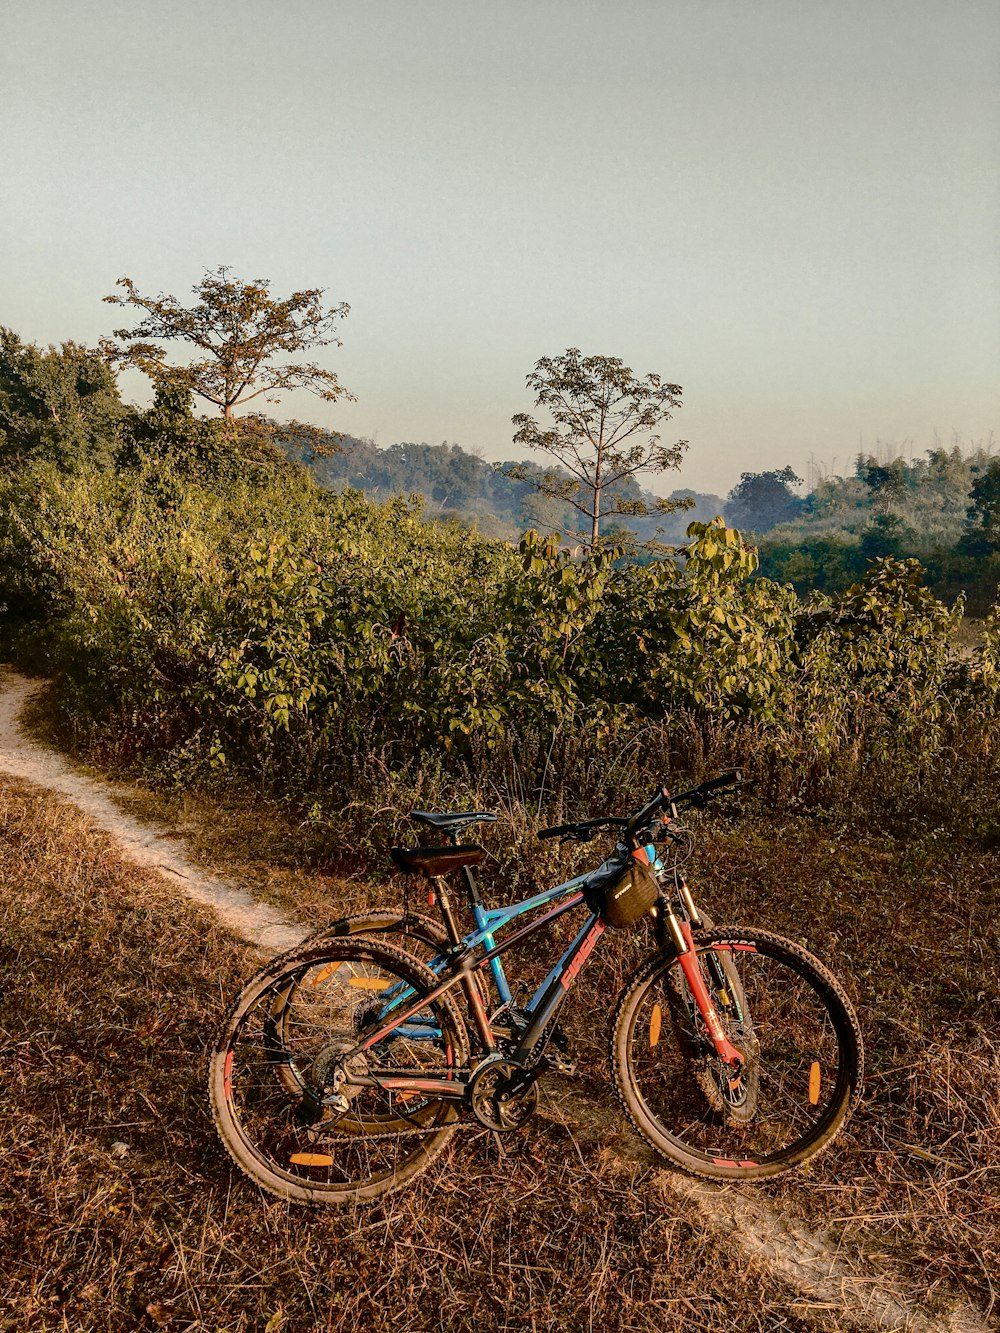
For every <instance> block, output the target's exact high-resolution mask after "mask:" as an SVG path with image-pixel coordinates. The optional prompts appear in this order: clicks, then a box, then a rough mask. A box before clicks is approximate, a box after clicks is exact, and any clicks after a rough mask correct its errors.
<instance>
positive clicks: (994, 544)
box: [958, 459, 1000, 556]
mask: <svg viewBox="0 0 1000 1333" xmlns="http://www.w3.org/2000/svg"><path fill="white" fill-rule="evenodd" d="M977 471H978V473H979V475H978V476H977V477H976V480H975V481H974V482H973V483H972V490H971V492H970V494H969V500H970V502H971V503H970V504H969V507H968V508H967V509H966V511H965V518H966V522H965V531H964V532H963V533H962V536H961V539H960V541H959V543H958V545H959V549H960V550H961V551H962V553H963V554H964V555H974V556H984V555H990V554H992V553H993V552H994V551H998V550H1000V459H992V460H991V461H990V462H989V463H987V464H986V465H985V466H984V467H980V468H978V469H977Z"/></svg>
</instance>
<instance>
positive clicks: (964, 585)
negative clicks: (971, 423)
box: [725, 444, 1000, 616]
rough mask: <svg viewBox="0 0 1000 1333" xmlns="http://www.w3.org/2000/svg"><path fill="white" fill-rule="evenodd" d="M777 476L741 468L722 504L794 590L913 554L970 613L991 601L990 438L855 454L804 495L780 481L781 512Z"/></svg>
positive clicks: (998, 469) (996, 559)
mask: <svg viewBox="0 0 1000 1333" xmlns="http://www.w3.org/2000/svg"><path fill="white" fill-rule="evenodd" d="M787 471H788V470H787V469H786V473H787ZM781 476H782V474H779V473H761V474H752V473H750V474H744V479H743V482H742V483H741V486H740V487H738V488H737V490H736V491H734V492H733V493H732V494H731V495H730V497H729V501H728V502H727V505H726V509H725V514H726V518H727V520H728V521H729V522H731V523H734V524H736V525H737V526H739V527H740V528H742V529H743V530H744V531H750V532H754V533H757V534H763V535H762V536H760V537H759V538H758V540H759V541H760V556H761V571H762V573H763V574H766V575H767V576H768V577H770V578H773V579H776V580H778V581H779V582H789V583H792V584H793V585H794V587H795V588H796V589H797V590H798V591H799V592H807V591H809V590H810V589H814V588H815V589H819V590H820V591H823V592H839V591H842V590H843V589H844V588H846V587H847V586H848V585H849V584H851V583H854V582H855V581H856V580H857V579H859V578H861V577H862V576H863V575H864V573H865V570H866V569H867V568H868V566H869V563H870V562H871V561H872V560H877V559H880V558H882V557H885V556H892V557H894V558H897V559H900V558H916V559H919V560H920V562H921V564H923V566H924V567H925V569H926V570H927V577H928V582H929V584H930V586H931V587H932V588H933V589H934V590H935V592H936V593H937V594H938V596H940V597H943V598H945V599H946V600H948V601H954V600H955V598H956V597H957V596H958V595H959V594H960V593H963V592H964V593H965V594H966V599H967V604H968V607H969V609H970V610H971V611H972V612H973V613H974V614H975V615H977V616H982V615H985V614H986V613H987V611H988V610H989V608H990V607H991V606H992V604H993V602H994V600H995V599H996V594H997V586H998V584H1000V461H998V460H997V459H995V458H993V457H992V455H991V453H990V450H989V448H987V447H985V446H980V447H978V448H975V449H972V450H963V449H962V448H961V447H959V446H958V445H957V444H956V445H953V446H952V447H951V448H950V449H945V448H941V447H937V448H934V449H930V450H928V451H927V454H926V457H924V458H914V459H912V460H910V461H907V460H905V459H903V458H901V457H891V456H889V454H888V453H885V452H884V453H883V456H882V457H881V460H879V459H876V458H874V457H872V456H870V455H864V454H862V455H859V457H858V458H857V460H856V464H855V469H854V472H853V474H852V475H851V476H848V477H827V478H825V479H823V480H822V481H820V482H819V484H818V485H817V486H816V488H815V489H814V490H813V491H812V492H811V494H809V495H808V496H805V497H804V498H799V497H797V496H795V495H793V494H792V493H791V491H790V490H788V488H787V486H786V487H785V488H784V489H785V492H786V494H785V496H784V505H785V512H783V513H782V512H781V498H782V497H781V496H780V495H779V494H778V493H777V489H776V486H775V484H774V483H775V482H776V481H778V480H780V478H781ZM767 479H769V480H770V485H769V486H768V487H765V486H764V485H763V483H764V482H765V480H767ZM786 479H787V480H791V479H792V478H791V477H790V476H789V477H788V478H786ZM748 480H749V483H750V485H751V486H752V488H753V489H752V492H751V494H750V495H749V496H747V495H746V494H745V492H746V491H747V483H748ZM768 494H769V495H770V499H771V501H772V503H771V504H770V505H768V504H767V503H765V498H766V496H767V495H768ZM747 498H749V499H751V500H758V499H759V500H760V503H756V504H750V505H748V504H747V503H746V500H747Z"/></svg>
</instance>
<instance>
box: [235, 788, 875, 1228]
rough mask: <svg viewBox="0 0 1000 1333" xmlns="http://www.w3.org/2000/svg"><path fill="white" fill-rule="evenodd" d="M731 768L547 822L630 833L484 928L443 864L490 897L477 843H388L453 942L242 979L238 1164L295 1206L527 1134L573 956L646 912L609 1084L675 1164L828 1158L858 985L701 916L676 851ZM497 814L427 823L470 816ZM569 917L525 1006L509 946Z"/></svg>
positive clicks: (342, 950) (493, 911)
mask: <svg viewBox="0 0 1000 1333" xmlns="http://www.w3.org/2000/svg"><path fill="white" fill-rule="evenodd" d="M736 781H737V775H736V774H725V775H723V776H722V777H721V778H716V779H713V780H712V781H711V782H707V783H703V784H701V785H700V786H699V787H695V788H691V789H690V790H689V791H686V792H683V793H681V794H680V795H676V796H671V795H670V793H669V791H668V790H667V789H666V788H663V789H662V790H660V791H658V792H657V793H656V794H655V795H654V796H653V797H652V798H651V799H650V800H649V801H647V802H646V803H645V804H644V805H643V806H641V807H640V808H639V809H638V810H636V811H634V812H633V813H632V814H631V815H629V816H627V817H625V818H617V817H614V818H601V819H593V820H584V821H581V822H578V823H573V824H564V825H560V826H558V827H556V828H552V829H545V830H543V831H542V832H541V833H540V834H539V836H540V837H543V838H551V837H559V838H568V839H572V840H579V841H590V840H592V839H593V838H594V837H595V836H598V835H599V834H603V833H608V832H614V833H615V834H616V835H617V843H616V846H615V848H614V850H613V852H612V853H611V855H610V856H609V857H608V858H607V859H606V860H605V861H604V862H603V863H602V865H600V866H598V867H597V868H596V869H594V870H591V871H589V872H587V873H585V874H582V875H577V876H575V877H574V878H572V879H570V880H568V881H567V882H566V883H564V884H559V885H557V886H555V887H554V888H552V889H549V890H547V891H545V892H544V893H540V894H536V895H534V896H533V897H530V898H528V899H525V900H524V901H523V902H518V903H513V904H510V905H507V906H504V907H499V908H490V909H487V908H485V907H484V906H483V905H482V903H481V901H476V902H474V903H472V905H473V908H474V917H475V928H474V929H473V930H471V931H469V932H467V933H465V934H462V933H461V931H460V929H459V926H458V923H457V918H456V915H455V912H454V908H453V905H452V903H451V899H450V897H449V895H448V892H447V887H446V877H447V876H449V875H452V874H455V873H458V874H460V875H462V877H463V879H464V880H465V882H466V889H467V891H468V893H469V897H470V902H472V899H473V896H474V897H475V899H476V900H478V897H479V895H478V890H477V889H476V890H473V889H470V888H469V884H470V882H471V883H472V884H473V885H474V884H475V881H474V878H473V876H472V870H473V868H474V867H475V866H476V865H478V864H480V863H481V862H482V860H483V859H484V857H485V852H484V850H483V849H482V848H481V847H478V846H475V845H470V846H464V845H461V844H456V841H455V838H456V837H457V833H458V832H460V829H459V830H456V829H455V828H454V826H453V827H452V829H451V830H450V832H451V836H452V841H451V842H450V843H449V845H447V846H444V847H430V848H427V847H418V848H405V849H404V848H394V849H393V852H392V856H393V859H394V861H395V862H396V864H397V866H398V867H399V868H400V869H401V870H403V871H404V873H406V874H407V875H420V876H424V877H426V879H427V880H428V883H429V886H430V891H431V895H432V896H433V897H434V899H435V901H436V902H437V905H438V907H439V910H440V913H441V916H442V921H443V925H444V934H445V936H446V939H447V947H443V948H442V947H438V946H439V944H440V941H438V942H434V941H431V942H430V943H426V944H425V948H426V957H425V958H423V959H421V958H418V957H415V956H414V955H413V953H412V952H407V951H406V950H404V949H402V948H400V947H399V943H400V942H403V943H406V942H407V940H408V938H410V937H408V936H407V935H399V936H395V937H393V936H391V935H389V934H385V933H382V934H371V933H360V932H359V933H341V934H338V933H337V932H336V931H335V930H334V932H333V933H325V934H323V935H322V936H321V937H319V938H317V939H315V940H314V941H312V942H310V943H308V944H307V945H306V946H305V947H303V948H301V949H299V950H297V951H294V952H293V953H291V954H289V955H286V956H284V957H282V958H279V959H276V960H274V961H272V962H271V963H270V964H268V965H267V966H266V967H264V968H263V969H261V971H260V972H258V973H257V975H256V976H255V977H254V978H252V979H251V980H250V982H248V984H247V985H246V986H245V987H244V989H243V991H242V992H241V994H240V995H239V996H238V997H237V999H236V1001H235V1002H234V1003H233V1005H232V1007H231V1008H230V1010H229V1013H228V1014H227V1016H226V1018H225V1020H224V1022H223V1025H222V1028H221V1031H220V1034H219V1037H218V1040H217V1042H216V1045H215V1048H214V1051H213V1054H212V1059H211V1067H210V1074H209V1088H210V1095H211V1102H212V1109H213V1114H214V1116H215V1121H216V1125H217V1127H218V1130H219V1133H220V1136H221V1138H222V1140H223V1143H224V1144H225V1146H226V1148H227V1150H228V1151H229V1153H230V1154H231V1155H232V1157H233V1158H234V1160H235V1161H236V1163H237V1164H238V1165H239V1166H240V1168H241V1169H242V1170H243V1171H244V1172H246V1174H247V1175H249V1176H250V1178H251V1179H252V1180H254V1181H255V1182H256V1183H257V1184H259V1185H261V1186H262V1187H263V1188H265V1189H267V1190H269V1191H271V1192H272V1193H274V1194H277V1195H279V1196H280V1197H283V1198H286V1199H290V1200H295V1201H300V1202H307V1203H338V1202H344V1201H348V1200H352V1199H362V1200H363V1199H372V1198H376V1197H378V1196H379V1195H381V1194H383V1193H385V1192H387V1191H388V1190H391V1189H394V1188H398V1187H399V1186H401V1185H403V1184H404V1183H406V1181H408V1180H410V1179H412V1178H413V1177H414V1176H415V1175H416V1174H417V1173H418V1172H419V1171H421V1170H423V1169H425V1168H426V1167H427V1166H429V1165H430V1163H431V1162H433V1161H434V1159H435V1158H436V1157H437V1156H438V1155H439V1154H440V1153H441V1152H442V1151H443V1150H444V1148H445V1146H446V1145H447V1143H448V1142H449V1140H450V1139H451V1138H452V1136H453V1134H454V1133H455V1131H456V1130H457V1129H458V1128H460V1127H461V1126H463V1125H469V1126H472V1127H480V1128H484V1129H488V1130H492V1131H494V1132H495V1133H497V1134H505V1133H509V1132H512V1131H515V1130H518V1129H520V1128H521V1127H522V1126H523V1125H524V1124H526V1123H527V1121H528V1120H529V1119H530V1117H531V1115H532V1114H533V1112H534V1111H535V1109H536V1106H537V1103H538V1080H539V1078H540V1077H541V1075H542V1074H543V1073H544V1072H545V1071H546V1069H549V1068H552V1067H553V1066H555V1067H557V1068H558V1067H560V1058H561V1052H560V1043H559V1042H558V1040H557V1034H558V1033H559V1023H558V1016H559V1013H560V1011H561V1009H562V1006H563V1004H564V1003H565V1002H566V999H567V997H568V994H569V992H570V990H571V989H572V987H573V984H574V982H575V981H576V979H577V977H578V976H579V974H580V972H581V970H582V969H583V967H584V966H585V965H586V963H587V960H588V959H589V958H590V956H591V955H592V954H593V953H594V951H595V950H596V949H597V947H598V945H599V944H600V941H601V937H602V936H603V934H604V932H605V931H606V930H607V929H609V928H611V929H628V928H634V927H636V926H639V925H640V923H642V922H643V921H648V922H649V924H650V926H651V927H652V934H653V940H654V945H655V949H654V952H653V954H652V956H651V957H650V958H649V959H648V961H647V962H646V963H645V964H643V965H642V966H640V967H639V969H638V970H637V971H636V972H635V973H634V974H633V975H632V976H631V978H629V979H628V980H627V981H626V983H625V986H624V987H623V989H622V991H621V994H620V995H619V997H618V1000H617V1003H616V1006H615V1010H614V1016H613V1020H612V1024H611V1037H610V1066H611V1074H612V1082H613V1085H614V1088H615V1091H616V1093H617V1095H618V1097H619V1099H620V1101H621V1103H622V1105H623V1107H624V1109H625V1111H626V1114H627V1115H628V1117H629V1118H630V1120H631V1121H632V1123H633V1125H634V1126H635V1128H636V1129H637V1130H638V1131H639V1133H640V1134H641V1135H642V1136H643V1137H644V1138H645V1139H646V1140H647V1142H649V1143H650V1144H651V1145H652V1146H653V1147H654V1148H655V1149H656V1150H657V1151H658V1152H659V1153H661V1154H662V1155H663V1156H664V1157H666V1158H667V1159H668V1160H669V1161H671V1162H672V1163H674V1164H676V1165H678V1166H680V1167H682V1168H684V1169H685V1170H687V1171H688V1172H691V1173H692V1174H695V1175H699V1176H706V1177H709V1178H714V1179H742V1180H752V1179H759V1178H761V1177H766V1176H774V1175H778V1174H781V1173H782V1172H784V1171H787V1170H790V1169H792V1168H793V1167H796V1166H798V1165H799V1164H800V1163H802V1162H804V1161H806V1160H807V1159H809V1158H811V1157H812V1156H814V1155H815V1154H816V1153H818V1152H819V1151H821V1150H822V1149H823V1148H824V1147H826V1146H827V1144H828V1143H829V1142H830V1141H831V1140H832V1139H833V1137H834V1136H835V1135H836V1134H837V1132H838V1131H839V1129H840V1128H841V1127H842V1126H843V1124H844V1122H845V1121H846V1119H847V1117H848V1116H849V1115H850V1113H851V1111H852V1109H853V1107H854V1106H855V1104H856V1102H857V1099H858V1097H859V1095H860V1090H861V1080H862V1071H863V1050H862V1043H861V1036H860V1032H859V1029H858V1024H857V1019H856V1017H855V1015H854V1011H853V1009H852V1007H851V1004H850V1002H849V1000H848V999H847V997H846V995H845V994H844V992H843V989H842V987H841V986H840V984H839V983H838V982H837V980H836V979H835V978H834V976H833V975H832V973H830V972H829V970H828V969H827V968H826V967H824V966H823V964H822V963H820V962H819V961H818V960H817V959H815V958H814V957H813V956H812V955H811V954H809V953H808V952H807V951H806V950H805V949H803V948H801V947H800V946H798V945H797V944H794V943H793V942H792V941H790V940H785V939H782V938H781V937H780V936H777V935H774V934H772V933H770V932H767V931H760V930H754V929H746V928H743V927H713V928H711V929H706V928H705V923H704V920H703V918H702V916H701V915H700V914H699V912H698V910H697V908H696V906H695V904H694V900H693V897H692V895H691V892H690V889H689V887H688V886H687V884H686V882H685V880H684V878H683V873H682V872H681V870H680V866H681V865H682V864H683V855H682V854H680V853H678V854H675V855H674V857H673V860H672V861H671V860H670V855H669V851H670V849H671V848H673V849H675V851H676V849H678V848H679V849H681V853H682V852H683V849H684V848H685V847H689V843H690V839H689V835H688V833H687V831H686V830H685V829H684V828H683V826H682V825H681V824H680V822H679V814H680V811H681V810H682V809H685V808H690V807H697V806H701V805H704V804H705V803H706V802H707V801H708V800H709V799H710V797H711V796H713V795H714V794H716V793H717V792H718V791H720V790H723V789H724V788H726V787H729V786H732V785H733V784H734V783H735V782H736ZM420 813H426V812H420ZM484 813H485V812H468V814H466V815H464V816H432V819H436V820H438V821H441V820H449V819H450V820H452V821H453V822H454V821H455V820H456V819H457V820H462V819H464V820H465V824H464V825H463V826H462V827H468V825H469V824H471V823H474V822H476V820H477V818H479V817H481V816H482V815H483V814H484ZM431 826H432V827H437V828H438V829H439V830H443V829H445V825H444V824H442V823H440V822H438V823H437V824H436V825H434V824H432V825H431ZM663 852H666V853H667V857H666V861H665V860H664V856H663V854H662V853H663ZM668 862H669V866H668V864H667V863H668ZM533 911H540V915H538V916H536V917H534V918H533V919H532V920H530V921H528V922H527V924H522V925H519V926H518V927H517V928H515V929H513V930H512V931H510V933H506V934H505V935H504V938H502V939H501V940H500V941H499V942H498V941H497V940H496V938H495V937H496V935H497V934H498V933H500V932H502V931H505V929H506V928H507V927H510V926H511V925H512V924H513V923H514V922H515V921H516V919H517V918H518V917H521V916H523V915H525V914H527V913H531V912H533ZM572 912H580V913H582V916H583V920H582V923H581V924H580V925H579V927H578V929H577V932H576V934H575V936H574V938H573V939H572V941H571V943H570V944H569V945H568V947H567V948H565V949H564V950H563V951H562V953H561V955H560V957H559V958H558V959H557V960H556V961H555V962H554V964H553V966H552V967H551V970H550V971H549V973H548V975H547V976H546V977H545V979H544V980H543V981H542V982H541V984H540V985H539V986H538V987H537V989H536V990H535V991H534V993H533V994H532V995H531V996H530V998H526V999H525V1001H524V1003H523V1004H522V1003H519V1000H520V998H521V996H520V993H519V992H518V993H515V992H514V991H513V990H512V988H511V987H510V986H509V984H508V982H507V978H506V974H505V971H504V967H503V962H502V960H503V958H504V957H505V956H506V955H508V954H509V953H511V952H512V951H514V950H516V949H518V948H519V947H523V945H524V944H525V942H526V941H527V940H529V939H531V938H532V937H533V936H535V935H536V934H537V933H538V932H539V931H541V930H543V929H545V928H546V927H548V926H549V925H551V924H552V923H553V922H554V921H556V920H558V919H560V918H562V917H563V916H564V915H567V914H569V913H572ZM407 915H408V913H407V912H404V913H402V914H397V916H398V918H399V919H402V918H404V917H406V916H407ZM487 977H489V979H490V980H489V981H487ZM494 992H495V994H494Z"/></svg>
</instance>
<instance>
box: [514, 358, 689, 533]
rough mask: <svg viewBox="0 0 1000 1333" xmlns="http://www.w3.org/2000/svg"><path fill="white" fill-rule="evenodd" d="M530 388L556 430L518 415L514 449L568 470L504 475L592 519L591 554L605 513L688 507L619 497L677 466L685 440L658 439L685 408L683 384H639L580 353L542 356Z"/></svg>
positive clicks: (524, 468) (609, 363)
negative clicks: (620, 487)
mask: <svg viewBox="0 0 1000 1333" xmlns="http://www.w3.org/2000/svg"><path fill="white" fill-rule="evenodd" d="M526 383H527V385H528V388H529V389H532V390H533V391H534V393H535V406H536V407H544V408H545V409H546V410H547V412H548V414H549V417H550V418H551V423H550V424H548V425H540V424H539V423H538V422H537V421H536V420H535V418H534V417H532V416H529V415H528V414H527V413H524V412H520V413H518V415H517V416H515V417H514V418H513V424H514V427H515V435H514V443H515V444H519V445H521V446H522V447H523V448H526V449H534V450H540V451H541V452H543V453H546V454H549V455H550V456H551V457H552V458H554V459H555V460H556V462H557V463H558V464H559V467H560V468H561V469H563V470H562V471H561V472H559V471H556V470H555V469H553V468H550V469H548V470H546V471H543V472H541V473H537V472H535V470H534V469H532V468H530V467H529V465H528V464H520V463H515V464H510V463H508V464H504V465H503V471H504V472H505V474H506V475H507V476H508V477H512V478H513V479H515V480H519V481H528V482H530V484H531V485H532V486H534V488H535V489H536V490H538V491H540V492H541V493H542V494H543V495H548V496H551V497H552V498H553V499H557V500H564V501H566V502H568V503H569V504H571V505H572V506H573V507H574V509H576V510H578V511H579V513H580V514H582V515H583V517H584V518H586V519H587V520H589V523H590V546H591V549H595V548H596V547H597V546H598V545H599V542H600V530H601V518H602V517H603V516H606V515H607V514H632V515H644V514H651V513H661V514H666V513H670V512H671V511H673V510H675V509H682V508H686V507H688V505H687V502H686V501H684V500H658V501H656V502H654V503H653V504H650V503H648V502H647V501H644V500H641V499H635V498H626V497H624V496H622V495H616V494H615V489H614V488H615V486H616V484H619V483H623V482H626V481H627V480H628V479H629V478H631V477H634V476H636V474H637V473H640V472H664V471H666V470H667V469H668V468H676V467H679V466H680V462H681V459H682V457H683V456H684V450H685V449H686V448H687V441H686V440H680V441H678V442H677V444H672V445H664V444H661V443H660V437H659V435H658V434H657V433H656V432H657V427H659V426H660V425H662V424H663V423H664V422H665V421H669V420H670V416H671V413H672V411H673V410H674V409H675V408H678V407H680V405H681V387H680V385H679V384H666V383H664V381H663V380H662V379H661V378H660V376H659V375H656V374H649V375H646V376H645V377H644V378H641V379H640V378H639V376H637V375H635V374H633V372H632V371H631V370H630V369H629V367H628V366H626V365H625V364H624V363H623V362H622V361H621V360H620V359H619V358H618V357H616V356H583V355H581V353H580V349H579V348H578V347H570V348H568V349H567V351H566V352H564V353H563V355H562V356H554V357H551V356H543V357H542V358H541V360H540V361H537V362H536V363H535V368H534V370H533V371H531V373H530V374H529V375H528V376H527V379H526ZM567 473H569V475H568V476H567V475H566V474H567ZM606 497H610V504H609V505H608V506H605V504H604V501H605V498H606Z"/></svg>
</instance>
